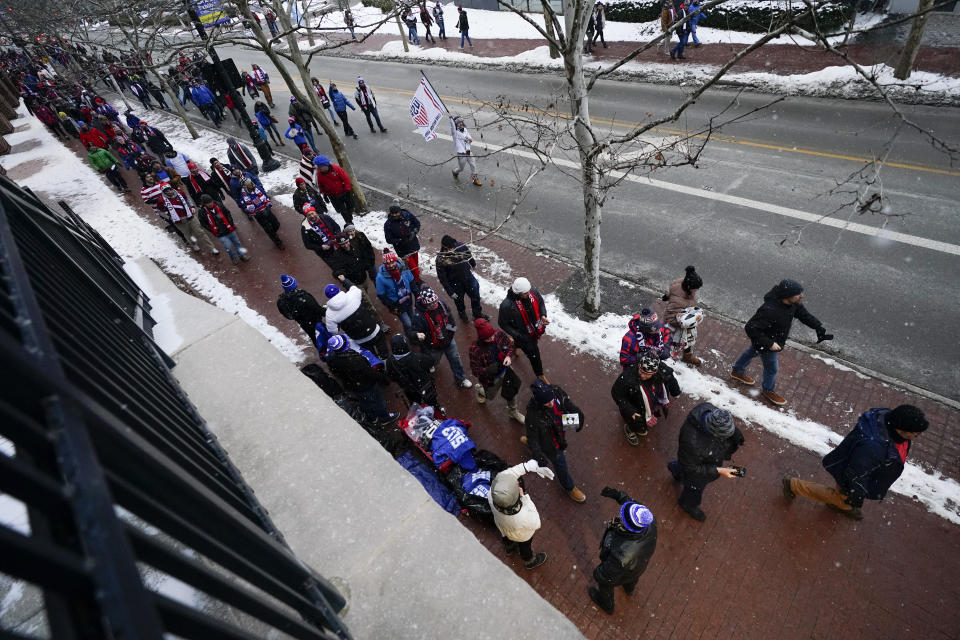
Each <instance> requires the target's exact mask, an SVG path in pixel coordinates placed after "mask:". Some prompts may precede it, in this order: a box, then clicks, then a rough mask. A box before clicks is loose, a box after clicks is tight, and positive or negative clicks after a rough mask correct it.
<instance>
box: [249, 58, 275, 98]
mask: <svg viewBox="0 0 960 640" xmlns="http://www.w3.org/2000/svg"><path fill="white" fill-rule="evenodd" d="M251 69H252V71H251V73H250V77H251V78H253V84H254V85H255V86H256V88H257V90H258V91H262V92H263V97H264V98H266V99H267V104H269V105H270V108H271V109H273V108H274V106H275V105H274V104H273V94H272V93H270V75H269V74H268V73H267V72H266V71H264V70H263V69H261V68H260V67H259V65H255V64H254V65H251Z"/></svg>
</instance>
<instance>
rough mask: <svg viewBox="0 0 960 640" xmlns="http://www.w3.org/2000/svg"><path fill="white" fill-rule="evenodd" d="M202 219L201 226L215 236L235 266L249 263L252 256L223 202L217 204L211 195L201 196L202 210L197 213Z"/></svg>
mask: <svg viewBox="0 0 960 640" xmlns="http://www.w3.org/2000/svg"><path fill="white" fill-rule="evenodd" d="M197 217H198V218H200V224H202V225H203V226H204V227H206V228H207V229H208V230H209V231H210V233H212V234H213V235H214V237H216V238H217V239H218V240H220V244H222V245H223V248H224V249H225V250H226V251H227V255H228V256H230V261H231V262H233V264H239V263H240V261H241V260H242V261H244V262H247V261H248V260H250V255H249V254H248V253H247V250H246V249H245V248H244V246H243V244H242V243H241V242H240V236H238V235H237V227H236V225H234V223H233V216H231V215H230V211H228V210H227V208H226V207H224V206H223V203H222V202H217V201H216V200H214V199H213V198H212V197H211V196H210V195H209V194H206V193H204V194H202V195H201V196H200V209H199V211H198V212H197Z"/></svg>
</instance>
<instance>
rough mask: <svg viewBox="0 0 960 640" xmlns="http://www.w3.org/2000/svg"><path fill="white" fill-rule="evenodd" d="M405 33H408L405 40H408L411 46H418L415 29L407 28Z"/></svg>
mask: <svg viewBox="0 0 960 640" xmlns="http://www.w3.org/2000/svg"><path fill="white" fill-rule="evenodd" d="M407 31H409V33H408V34H407V40H409V41H410V42H412V43H413V44H420V37H419V36H418V35H417V28H416V27H407Z"/></svg>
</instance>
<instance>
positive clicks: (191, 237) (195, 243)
mask: <svg viewBox="0 0 960 640" xmlns="http://www.w3.org/2000/svg"><path fill="white" fill-rule="evenodd" d="M190 242H192V243H193V246H197V236H190Z"/></svg>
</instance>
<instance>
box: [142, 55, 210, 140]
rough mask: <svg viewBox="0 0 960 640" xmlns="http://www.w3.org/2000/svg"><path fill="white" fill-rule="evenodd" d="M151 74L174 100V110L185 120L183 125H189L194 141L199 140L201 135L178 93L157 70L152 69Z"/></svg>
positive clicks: (188, 129) (188, 128)
mask: <svg viewBox="0 0 960 640" xmlns="http://www.w3.org/2000/svg"><path fill="white" fill-rule="evenodd" d="M150 73H152V74H153V76H154V77H155V78H156V79H157V81H158V82H160V88H161V89H163V92H164V93H166V94H167V97H168V98H170V99H171V100H173V108H174V109H176V110H177V115H178V116H180V119H181V120H183V124H185V125H187V131H189V132H190V137H191V138H193V139H194V140H196V139H197V138H199V137H200V134H199V133H197V130H196V128H195V127H194V126H193V122H192V121H191V120H190V116H188V115H187V111H186V109H184V108H183V105H182V104H180V98H178V97H177V92H176V91H174V90H173V87H171V86H170V84H169V83H168V82H167V79H166V78H164V77H163V76H162V75H160V73H159V72H158V71H157V70H156V69H150Z"/></svg>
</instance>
